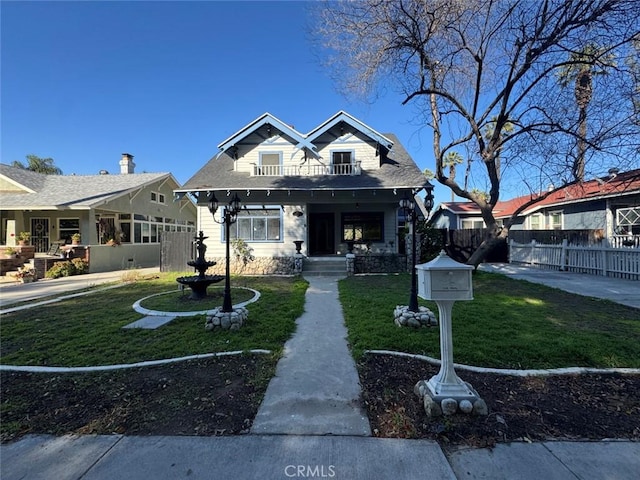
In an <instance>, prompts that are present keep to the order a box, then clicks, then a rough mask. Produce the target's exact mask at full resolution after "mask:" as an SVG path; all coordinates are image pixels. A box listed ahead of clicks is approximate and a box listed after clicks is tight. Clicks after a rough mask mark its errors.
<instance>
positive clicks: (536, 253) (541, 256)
mask: <svg viewBox="0 0 640 480" xmlns="http://www.w3.org/2000/svg"><path fill="white" fill-rule="evenodd" d="M509 262H510V263H523V264H526V265H531V266H535V267H539V268H547V269H551V270H564V271H569V272H578V273H588V274H592V275H604V276H608V277H616V278H626V279H630V280H640V248H605V247H599V246H575V245H570V244H569V243H568V242H567V241H566V240H563V242H562V244H560V245H545V244H539V243H537V242H536V241H535V240H532V241H531V243H527V244H520V243H516V242H515V241H514V240H511V241H510V242H509Z"/></svg>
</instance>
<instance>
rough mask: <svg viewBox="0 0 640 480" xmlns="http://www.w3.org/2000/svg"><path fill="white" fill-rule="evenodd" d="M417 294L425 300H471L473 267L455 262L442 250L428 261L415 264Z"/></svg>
mask: <svg viewBox="0 0 640 480" xmlns="http://www.w3.org/2000/svg"><path fill="white" fill-rule="evenodd" d="M416 270H417V272H416V273H417V275H418V295H419V296H420V298H424V299H425V300H473V286H472V283H471V272H472V271H473V267H472V266H471V265H465V264H464V263H460V262H456V261H455V260H453V259H452V258H450V257H449V256H447V254H446V253H445V252H444V250H443V251H441V252H440V255H438V256H437V257H436V258H434V259H433V260H431V261H430V262H427V263H423V264H421V265H416Z"/></svg>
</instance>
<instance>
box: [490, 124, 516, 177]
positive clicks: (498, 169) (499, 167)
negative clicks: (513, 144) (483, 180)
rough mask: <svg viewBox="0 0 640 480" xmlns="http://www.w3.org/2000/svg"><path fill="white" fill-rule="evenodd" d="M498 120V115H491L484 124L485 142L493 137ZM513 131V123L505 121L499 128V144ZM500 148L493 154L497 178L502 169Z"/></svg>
mask: <svg viewBox="0 0 640 480" xmlns="http://www.w3.org/2000/svg"><path fill="white" fill-rule="evenodd" d="M497 122H498V117H497V116H493V117H492V118H491V120H490V121H489V122H487V124H486V125H485V126H484V139H485V140H486V141H487V142H490V141H491V138H492V137H493V133H494V132H495V130H496V123H497ZM512 133H513V123H511V122H509V121H506V122H505V124H504V125H503V127H502V129H501V130H500V135H499V137H498V138H499V139H500V145H502V143H503V140H504V139H505V138H507V137H508V136H509V135H511V134H512ZM501 150H502V147H499V148H498V149H497V150H496V156H495V162H496V174H497V176H498V179H500V176H501V170H502V161H501V158H502V157H501V156H500V155H501V153H502V152H501Z"/></svg>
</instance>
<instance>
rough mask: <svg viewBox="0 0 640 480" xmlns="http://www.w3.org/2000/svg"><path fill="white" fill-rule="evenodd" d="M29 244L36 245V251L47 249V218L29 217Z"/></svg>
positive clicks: (40, 251)
mask: <svg viewBox="0 0 640 480" xmlns="http://www.w3.org/2000/svg"><path fill="white" fill-rule="evenodd" d="M31 244H32V245H34V246H35V247H36V252H38V253H42V252H46V251H47V250H49V219H48V218H32V219H31Z"/></svg>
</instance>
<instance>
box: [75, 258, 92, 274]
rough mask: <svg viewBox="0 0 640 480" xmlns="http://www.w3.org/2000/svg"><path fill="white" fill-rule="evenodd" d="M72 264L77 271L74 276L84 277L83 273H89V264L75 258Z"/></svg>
mask: <svg viewBox="0 0 640 480" xmlns="http://www.w3.org/2000/svg"><path fill="white" fill-rule="evenodd" d="M71 263H72V264H73V266H74V267H75V269H76V273H75V274H73V275H82V274H83V273H88V272H89V264H88V263H87V262H85V261H84V260H83V259H81V258H74V259H73V260H71Z"/></svg>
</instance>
